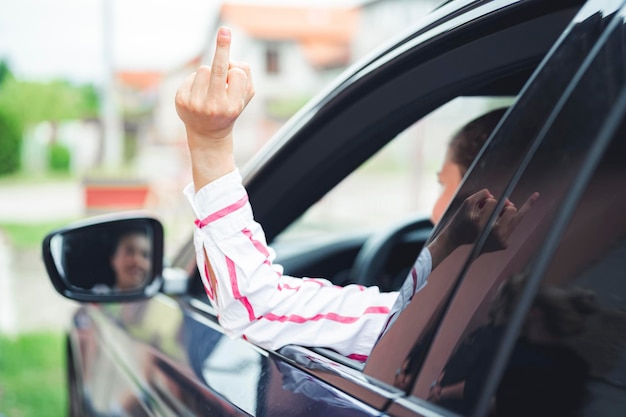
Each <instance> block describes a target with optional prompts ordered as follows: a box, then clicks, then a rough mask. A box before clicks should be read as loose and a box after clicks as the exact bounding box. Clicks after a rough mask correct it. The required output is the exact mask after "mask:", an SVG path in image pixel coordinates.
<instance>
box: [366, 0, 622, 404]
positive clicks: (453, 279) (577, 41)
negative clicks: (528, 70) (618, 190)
mask: <svg viewBox="0 0 626 417" xmlns="http://www.w3.org/2000/svg"><path fill="white" fill-rule="evenodd" d="M616 7H617V6H615V5H614V7H613V10H612V12H613V13H615V8H616ZM595 11H597V6H594V7H586V8H583V9H582V10H581V12H580V13H579V15H578V16H577V18H576V19H575V20H574V22H573V23H572V25H571V26H570V28H569V31H568V36H567V37H565V38H563V40H562V41H561V42H560V43H559V44H558V45H557V46H556V47H555V49H554V51H553V52H552V54H551V56H550V58H549V60H548V61H546V62H545V63H544V64H543V65H541V66H540V68H539V70H538V72H537V73H536V74H535V75H534V76H533V77H531V81H530V82H529V84H527V86H526V87H525V88H524V90H523V91H522V93H521V96H520V98H519V99H518V100H517V102H516V103H515V104H514V106H513V108H512V109H511V111H510V113H509V114H508V115H507V116H506V117H505V120H504V121H503V122H502V124H501V126H500V127H499V128H498V129H497V130H496V131H495V132H494V134H493V135H492V138H491V139H490V140H489V142H488V143H487V146H486V147H485V149H484V150H483V154H482V156H481V157H480V158H479V159H478V160H477V162H475V164H474V166H473V168H472V169H471V171H470V173H469V175H468V177H467V179H466V180H465V181H464V183H463V184H462V185H461V188H460V190H459V191H458V192H457V194H456V196H455V198H454V200H453V201H452V203H451V204H450V206H449V208H448V210H447V212H446V214H445V215H444V217H443V219H442V220H441V221H440V222H439V224H438V225H437V228H436V230H435V233H433V235H432V236H431V239H430V242H434V241H435V240H436V239H437V238H438V237H439V236H440V235H441V232H442V231H443V230H445V228H446V227H447V226H448V225H449V224H450V221H451V219H452V217H453V215H454V214H455V213H456V212H457V210H458V209H459V208H460V207H461V205H462V203H463V201H464V200H465V199H466V198H467V197H468V196H470V195H473V194H474V193H476V192H478V191H479V190H481V189H485V188H486V189H488V190H489V191H490V192H491V193H492V194H493V195H494V196H495V198H496V199H497V200H498V201H500V200H501V199H502V196H503V194H504V192H505V191H506V189H507V187H508V186H509V184H511V180H512V179H513V178H514V176H515V175H516V173H517V172H518V171H519V169H518V168H520V167H524V166H525V164H526V162H525V158H526V157H527V156H529V155H534V154H535V151H536V149H537V147H538V145H539V144H541V143H542V140H543V138H544V137H545V135H543V134H540V132H541V131H542V128H543V127H544V125H545V124H546V121H548V120H549V117H550V115H551V113H552V109H553V108H554V106H555V105H556V104H557V103H558V101H559V99H560V97H561V95H562V93H563V91H564V90H565V89H566V87H567V85H568V84H569V82H570V81H571V80H572V78H573V77H574V74H575V73H576V71H577V69H578V67H579V66H580V64H581V63H582V62H583V61H584V59H585V58H586V56H587V54H588V53H589V51H590V50H591V49H592V47H593V45H594V42H595V41H596V40H597V39H598V38H599V36H600V35H601V34H602V32H603V29H604V28H605V27H606V25H607V24H608V21H609V20H610V13H606V14H600V13H596V12H595ZM601 86H602V94H604V91H605V90H607V89H609V88H610V87H609V81H606V82H605V83H604V84H602V83H601ZM603 104H604V105H606V103H603ZM587 105H588V106H591V107H589V109H591V108H594V107H593V103H592V102H589V103H588V104H587ZM589 109H587V108H585V109H580V108H577V109H576V110H575V111H574V110H572V111H571V112H570V113H567V112H564V113H563V114H564V116H563V118H562V119H561V121H562V123H561V124H559V126H558V127H557V128H555V130H553V132H554V133H553V135H552V136H554V137H553V139H552V142H551V143H547V144H546V145H545V146H544V147H543V149H544V150H543V151H542V152H543V153H542V154H541V156H540V157H537V158H535V163H536V166H535V167H534V168H529V169H528V172H529V173H530V174H528V175H527V176H526V180H525V181H523V182H521V183H520V186H519V187H518V188H517V189H516V191H515V193H513V194H511V196H510V201H512V202H513V203H514V204H516V206H517V207H518V208H519V207H521V206H522V205H523V203H524V202H525V201H526V200H527V199H528V198H529V196H530V195H532V193H534V192H539V193H540V197H539V199H538V200H537V202H536V203H535V206H533V209H532V211H531V212H530V213H534V217H533V216H530V215H528V216H527V217H528V218H526V219H524V221H525V224H520V225H519V226H518V228H517V230H516V232H518V234H519V233H520V231H522V230H523V231H526V232H527V235H525V237H521V236H511V238H515V240H511V241H510V242H509V248H508V249H507V250H505V251H501V252H497V253H495V254H487V255H484V256H481V257H480V258H479V259H478V260H477V261H476V262H474V264H472V265H471V268H472V269H474V270H475V272H472V271H470V274H468V275H467V278H466V281H468V284H467V285H465V283H464V282H463V281H462V280H460V279H459V277H461V276H463V275H464V272H465V271H466V270H467V268H468V265H470V264H469V260H470V259H471V256H472V253H473V252H474V251H475V250H477V248H474V246H473V245H472V244H468V245H463V246H460V247H458V248H457V249H456V250H454V251H452V253H451V254H450V255H449V256H447V257H446V258H445V259H444V261H443V262H441V263H439V264H438V265H434V268H433V270H432V272H431V274H430V276H429V277H428V285H426V287H424V288H423V289H422V290H420V291H419V292H418V293H416V294H415V296H414V297H413V299H412V301H411V304H409V306H408V307H407V308H406V309H405V310H404V311H403V313H402V314H401V315H400V316H399V317H398V319H397V320H396V321H395V323H394V324H393V326H392V327H391V328H390V329H389V330H388V331H387V332H386V334H385V335H384V336H383V338H382V339H381V340H380V341H379V343H378V344H377V346H376V347H375V349H374V351H373V352H372V355H371V356H370V358H369V360H368V362H367V364H366V366H365V373H366V374H368V375H371V376H374V377H376V378H378V379H381V380H383V381H384V382H386V383H389V384H393V385H395V386H398V387H401V388H404V389H407V390H408V389H410V388H411V387H412V386H413V385H414V390H413V393H414V394H415V395H416V396H418V397H420V398H428V396H429V395H430V388H431V386H432V385H433V384H435V383H436V381H437V380H438V378H439V377H441V375H442V371H443V369H444V367H445V364H446V362H447V360H448V358H449V357H450V355H451V354H452V352H453V351H454V349H455V347H456V346H457V344H458V343H459V341H460V340H462V339H463V337H464V336H467V335H469V334H471V331H472V330H473V329H475V328H477V327H478V326H477V323H478V322H479V319H478V318H479V317H481V318H483V317H486V316H485V312H486V311H487V310H488V308H487V307H486V306H484V305H481V303H480V300H482V299H483V297H485V296H486V295H489V294H492V292H493V291H495V289H496V288H497V283H498V282H499V280H500V278H499V277H501V276H504V275H505V274H506V273H507V272H508V271H509V270H514V269H515V268H516V267H520V265H522V264H523V262H524V261H523V257H518V258H515V259H513V260H511V259H508V258H511V254H513V253H517V251H520V254H525V256H528V255H529V253H530V252H531V251H532V249H533V244H535V243H536V242H539V241H540V240H539V238H540V235H539V234H538V233H539V232H537V231H538V230H541V227H544V228H545V227H547V225H548V224H549V219H550V215H551V211H550V210H551V209H554V207H555V203H557V202H558V196H559V193H560V194H561V195H562V194H563V193H564V192H565V190H566V189H567V186H568V184H569V182H570V181H571V178H572V175H573V174H574V173H575V170H576V168H577V167H578V166H579V164H580V162H581V158H582V157H583V156H584V155H585V149H588V145H589V144H588V143H586V142H585V141H584V139H585V138H587V139H588V137H583V136H581V132H582V131H581V130H580V127H579V126H576V124H575V123H570V119H569V118H573V120H575V121H576V122H580V123H582V122H583V121H584V120H585V119H584V118H582V117H580V114H586V113H587V112H588V110H589ZM596 128H597V126H596ZM556 132H558V134H557V133H556ZM565 134H567V135H569V137H567V136H562V135H565ZM573 137H579V140H578V142H570V140H571V139H572V138H573ZM559 138H561V140H560V141H559ZM548 142H549V141H548ZM574 145H577V146H574ZM548 173H550V175H548ZM515 182H517V180H515ZM538 184H539V185H541V187H538V186H537V185H538ZM539 213H541V215H539ZM533 239H534V240H533ZM470 243H472V242H470ZM503 254H506V255H508V258H507V257H505V256H503ZM489 258H491V259H494V258H497V259H498V260H497V261H494V262H493V263H491V262H487V261H486V259H489ZM485 276H488V277H490V278H489V280H484V279H481V277H485ZM473 277H475V278H473ZM474 280H477V281H478V284H475V285H469V283H470V282H472V281H474ZM468 287H469V290H468ZM466 290H467V291H466ZM464 291H466V292H465V293H464ZM457 293H458V294H465V295H466V297H465V298H463V299H454V296H455V294H457ZM453 299H454V304H455V305H456V307H455V308H456V309H458V312H457V313H456V315H457V316H458V322H453V323H452V324H451V325H450V326H448V322H449V321H450V320H452V319H450V320H448V319H447V318H446V321H444V323H443V324H442V328H449V330H448V332H447V333H445V332H442V331H440V329H439V325H440V319H441V317H442V313H443V312H444V311H447V309H448V308H449V306H450V302H451V300H453ZM476 300H479V301H478V302H477V301H476ZM481 314H482V315H481ZM450 317H453V315H450ZM454 317H456V316H454ZM407 335H410V336H407ZM433 340H434V341H435V344H434V345H433V347H432V348H430V346H431V343H432V342H433ZM420 370H421V373H420V376H419V378H418V379H417V380H416V376H417V375H418V373H419V372H420Z"/></svg>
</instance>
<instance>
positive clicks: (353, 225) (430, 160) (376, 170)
mask: <svg viewBox="0 0 626 417" xmlns="http://www.w3.org/2000/svg"><path fill="white" fill-rule="evenodd" d="M513 100H514V97H459V98H456V99H454V100H452V101H450V102H449V103H447V104H445V105H444V106H442V107H440V108H439V109H437V110H435V111H434V112H432V113H430V114H429V115H427V116H426V117H424V118H422V119H421V120H419V121H417V122H416V123H414V124H413V125H411V126H409V127H408V128H407V129H405V130H404V131H403V132H402V133H400V134H399V135H398V136H397V137H396V138H395V139H394V140H393V141H391V142H390V143H389V144H388V145H387V146H386V147H384V148H383V149H381V150H380V151H379V152H378V153H376V154H375V155H374V156H373V157H372V158H370V159H369V160H368V161H367V162H365V163H364V164H363V165H362V166H361V167H359V168H358V169H356V170H355V171H354V172H352V173H351V174H350V175H349V176H348V177H346V178H345V179H344V180H343V181H342V182H341V183H340V184H338V185H337V186H336V187H334V188H333V189H332V190H331V191H330V192H328V193H327V194H326V195H325V196H324V198H322V199H321V200H320V201H318V202H317V203H316V204H314V205H313V206H312V207H311V208H310V209H309V210H308V211H307V212H306V213H305V214H304V215H303V216H302V217H301V218H300V219H299V220H298V221H296V222H294V224H293V225H291V226H290V227H289V229H287V230H286V231H285V232H283V233H282V234H281V235H280V236H279V237H278V238H277V239H276V241H277V242H285V241H295V242H298V241H301V240H302V239H303V238H308V239H311V238H317V237H322V236H329V235H332V234H337V235H346V234H347V233H363V232H365V231H372V230H377V229H381V228H384V227H385V226H388V225H389V224H390V223H392V222H394V221H397V220H398V219H399V218H403V217H406V216H408V215H411V216H415V217H423V218H430V216H431V211H432V208H433V206H434V204H435V201H436V200H437V197H438V196H439V194H440V192H441V184H439V183H438V181H437V172H438V171H439V170H440V169H441V165H442V162H443V159H444V156H445V153H446V149H447V146H448V143H449V141H450V138H451V137H452V136H453V135H454V134H455V133H456V132H457V131H458V129H459V128H460V127H461V126H463V125H464V124H465V123H467V122H468V121H470V120H472V119H474V118H475V117H477V116H479V115H481V114H483V113H486V112H487V111H489V110H491V109H494V108H500V107H505V106H509V105H510V104H511V103H512V102H513Z"/></svg>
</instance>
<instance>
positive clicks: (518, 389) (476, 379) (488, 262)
mask: <svg viewBox="0 0 626 417" xmlns="http://www.w3.org/2000/svg"><path fill="white" fill-rule="evenodd" d="M622 29H623V28H622V27H621V25H619V26H618V25H613V26H609V27H608V29H607V32H610V36H608V38H606V35H603V36H602V37H601V41H600V44H601V45H602V47H601V48H599V49H597V48H594V49H593V50H592V52H591V53H590V57H591V58H593V60H588V61H586V62H585V63H584V64H583V66H582V68H583V70H584V71H583V72H581V77H578V76H577V77H575V78H574V80H573V82H572V86H573V87H574V88H573V89H572V88H568V89H566V92H565V94H564V96H563V100H562V101H561V102H560V103H559V104H558V105H557V106H556V110H555V114H554V117H553V118H551V120H550V121H549V122H548V124H547V125H546V129H545V130H544V131H543V132H542V133H541V134H540V135H539V138H540V139H541V138H542V137H544V136H545V139H543V140H542V142H541V143H540V145H539V147H538V148H537V150H536V152H534V153H533V157H532V160H530V161H529V163H528V165H527V166H525V167H524V166H523V168H524V170H523V173H522V174H521V175H520V176H519V178H515V180H514V181H513V183H512V186H511V187H510V188H512V192H511V193H510V194H509V193H508V191H507V192H505V194H504V195H505V196H507V197H508V199H509V200H510V201H512V202H513V203H514V204H516V205H517V207H518V208H521V207H522V205H523V203H524V201H526V200H527V198H528V196H530V195H532V194H533V193H536V192H538V193H539V198H538V199H537V201H536V202H535V204H534V205H533V206H532V208H530V209H529V211H528V212H527V214H526V215H525V217H524V218H523V220H522V221H521V223H520V224H519V225H518V227H517V229H516V230H515V231H514V232H513V234H511V236H510V238H509V240H508V244H507V246H506V248H504V249H502V248H499V247H496V248H494V246H493V242H492V241H490V238H489V237H487V234H488V232H489V230H487V232H486V233H484V235H485V239H483V240H482V241H481V240H479V244H478V246H477V248H476V250H475V252H474V253H473V254H472V256H474V255H475V254H479V253H480V254H481V255H480V256H478V257H477V258H476V259H475V260H474V261H473V262H472V263H471V265H470V266H469V268H468V269H467V272H466V273H465V274H464V276H463V278H462V280H461V281H460V284H459V285H458V287H457V288H456V289H455V294H454V296H453V298H452V302H451V303H450V305H449V306H448V308H447V311H446V316H445V317H444V319H443V320H442V322H441V323H440V325H439V327H438V329H437V330H436V333H435V336H434V337H433V342H432V345H431V346H430V347H429V349H428V352H427V353H426V355H425V360H424V363H423V366H422V368H421V371H420V373H419V376H418V378H417V382H416V384H415V387H414V388H413V393H414V394H415V395H416V396H418V397H421V398H428V399H430V400H432V401H433V402H436V403H437V404H438V405H442V406H444V407H446V408H449V409H451V410H454V411H456V412H458V413H460V414H463V415H469V414H471V413H472V412H473V411H474V408H475V406H476V405H477V401H478V399H479V398H480V394H481V393H482V391H483V386H484V384H485V382H486V381H487V373H488V371H489V370H490V368H491V359H492V358H493V357H494V354H495V351H496V350H497V348H498V346H499V345H500V343H501V340H502V336H503V334H504V332H505V330H506V329H507V326H508V323H509V321H510V317H511V313H512V312H513V311H514V305H515V300H516V298H517V296H518V295H519V293H520V291H521V290H523V289H524V287H525V278H524V277H525V275H526V274H527V272H528V271H529V269H530V268H531V267H532V265H533V261H534V259H536V258H537V257H538V256H539V255H540V252H538V249H539V248H541V246H542V245H541V244H542V242H544V240H545V238H546V236H547V233H548V232H549V231H550V230H551V228H552V226H553V224H554V222H555V219H558V218H559V217H558V216H559V213H560V212H561V207H562V206H561V204H562V202H563V200H564V199H565V198H566V197H567V195H568V192H569V191H570V187H572V185H573V184H575V179H576V178H577V177H578V176H579V173H580V171H581V168H582V166H583V163H584V162H585V161H586V160H587V158H588V155H590V154H592V153H593V152H592V151H593V149H594V144H595V143H596V138H597V137H598V135H599V133H600V132H601V130H602V128H603V126H604V124H605V122H606V119H607V117H608V115H609V114H610V112H611V109H612V108H613V107H614V106H615V105H616V102H617V101H618V99H620V93H621V92H622V91H623V90H624V87H625V86H626V65H625V63H624V62H623V53H622V51H623V48H624V46H626V45H625V43H624V38H623V31H622ZM621 133H623V132H621ZM544 134H545V135H544ZM622 141H623V136H621V137H620V142H622ZM621 148H623V146H622V145H621V144H619V145H618V146H616V147H615V149H614V150H613V151H612V152H611V154H610V155H609V157H608V158H607V162H606V166H601V167H600V171H599V173H598V176H599V177H600V178H601V180H600V182H601V184H599V185H596V183H592V187H591V188H590V195H589V196H588V198H587V199H585V198H584V197H583V200H586V202H585V204H584V206H585V208H584V209H583V210H584V211H582V212H581V214H580V216H582V218H581V217H579V218H578V222H577V224H576V226H575V227H580V226H581V225H582V224H585V231H582V230H580V229H576V230H575V231H572V234H570V235H569V236H568V240H567V241H566V242H564V244H565V246H564V248H563V251H564V252H567V253H568V255H563V252H562V254H561V258H560V260H559V261H558V264H556V265H555V266H554V267H553V269H552V270H551V271H549V273H550V275H546V280H547V282H548V285H547V286H545V288H542V289H541V290H540V292H539V295H538V297H537V303H538V304H536V305H534V307H531V309H530V313H529V316H528V318H527V321H526V322H525V324H524V326H522V329H521V336H520V339H519V341H518V344H517V345H516V347H515V349H516V350H514V351H513V356H512V359H511V366H510V368H509V369H507V372H505V375H504V379H503V382H502V385H501V387H500V389H499V390H498V393H497V395H496V396H495V399H494V401H495V406H494V407H495V408H494V410H495V412H496V414H495V415H507V416H509V415H555V414H554V413H555V410H561V411H562V410H565V409H567V408H568V407H569V406H572V407H574V406H575V404H576V407H578V406H580V405H581V404H579V403H577V402H576V401H574V400H572V399H571V398H569V400H568V397H570V396H572V393H574V392H578V391H576V390H578V389H580V390H582V389H583V388H584V383H583V381H578V382H575V381H574V379H576V378H579V380H580V379H581V378H582V379H584V378H585V376H584V373H583V368H584V367H585V366H586V364H585V361H584V360H582V359H580V358H578V357H576V356H575V355H574V354H573V353H571V352H570V350H571V349H570V348H569V347H567V348H566V347H564V343H565V342H564V341H565V339H568V338H569V336H570V335H569V334H566V333H567V332H569V331H572V332H574V330H570V329H565V328H563V329H561V328H560V327H559V326H569V325H571V326H575V325H580V323H581V322H582V321H583V320H585V317H586V316H585V314H587V313H585V312H583V310H584V309H586V308H590V309H591V308H594V307H592V306H587V305H586V304H585V303H591V302H592V301H590V300H588V299H587V298H593V294H592V293H591V292H587V291H586V290H582V289H579V288H569V285H570V284H571V282H572V280H574V279H576V277H577V276H578V274H579V273H580V272H581V271H582V270H585V269H586V268H588V267H590V265H591V264H593V262H594V260H595V259H596V256H598V255H601V251H602V248H603V247H608V246H612V245H613V243H619V239H620V235H623V230H624V228H623V227H622V226H621V224H622V223H623V221H617V222H615V221H613V222H614V223H615V224H612V225H609V224H606V223H605V221H603V220H602V221H601V220H599V219H598V214H599V213H604V215H605V216H607V217H606V220H609V218H611V215H612V213H613V212H614V211H615V213H623V208H624V205H623V203H624V199H623V197H622V196H621V195H620V196H618V197H616V198H611V194H613V193H612V192H611V191H608V190H607V188H606V185H607V184H609V183H611V184H612V185H613V186H616V187H617V188H615V190H620V189H622V188H621V187H620V186H623V185H624V182H623V173H622V172H620V171H619V170H618V171H616V170H615V167H616V165H617V164H615V158H617V160H618V161H619V160H620V159H619V157H620V156H621V157H623V152H622V153H620V154H618V151H619V152H621ZM623 160H624V159H621V161H623ZM607 172H608V174H607ZM513 185H514V186H513ZM620 204H621V205H620ZM497 210H498V208H497ZM620 216H621V214H620ZM494 217H498V214H496V215H495V216H494ZM610 222H611V221H610ZM610 222H609V223H610ZM595 226H598V228H599V230H597V232H598V233H599V234H600V235H601V236H602V237H601V238H598V239H595V238H593V237H591V236H589V237H587V233H590V231H591V228H593V229H596V227H595ZM493 227H495V226H493ZM602 228H605V229H607V228H615V229H616V230H614V231H611V232H610V233H609V232H607V233H603V231H602ZM607 230H608V229H607ZM615 233H616V234H617V236H616V235H615ZM605 239H606V240H608V243H607V242H605ZM616 240H617V241H616ZM609 243H610V244H609ZM607 245H608V246H607ZM582 248H588V252H589V253H584V252H582ZM494 249H495V250H494ZM590 255H591V256H590ZM563 256H565V258H563ZM566 262H569V263H570V264H571V265H572V266H574V268H569V267H567V268H566V267H565V265H566ZM576 266H577V267H576ZM576 303H579V304H580V305H575V304H576ZM578 308H579V309H578ZM568 309H569V310H568ZM577 309H578V310H577ZM589 314H591V313H589ZM576 315H582V316H581V317H573V316H576ZM578 319H580V320H578ZM567 320H572V322H567ZM560 332H563V334H561V333H560ZM561 336H562V337H563V339H561ZM571 336H573V333H572V334H571ZM574 353H575V352H574ZM561 360H562V362H561ZM518 361H519V362H518ZM550 361H552V362H550ZM546 362H549V364H548V365H546V366H545V367H542V366H543V365H541V363H544V364H545V363H546ZM559 367H562V368H559ZM559 369H560V371H562V372H563V373H562V374H560V375H557V373H558V372H560V371H559ZM535 380H537V381H542V382H541V383H539V382H536V381H535ZM543 383H545V384H547V385H548V386H551V389H550V393H549V394H548V393H547V392H545V393H543V394H542V395H543V397H541V398H543V399H544V400H545V401H539V402H536V403H535V402H533V404H539V403H541V404H542V406H541V407H540V408H538V407H536V406H533V405H532V404H525V403H524V401H525V400H523V399H522V398H526V399H527V398H529V397H534V398H540V397H536V396H535V395H539V392H540V391H541V386H542V385H541V384H543ZM572 384H578V385H572ZM543 387H544V388H545V387H546V386H545V385H543ZM533 390H537V391H533ZM514 391H515V392H514ZM567 401H569V403H567V404H568V405H567V406H566V402H567ZM524 407H531V408H532V411H531V410H529V409H528V408H524ZM533 407H535V408H533ZM512 409H513V410H517V411H519V410H522V409H524V410H526V411H525V412H524V413H522V414H517V411H516V412H515V413H514V414H511V412H512V411H511V410H512ZM565 415H571V414H569V413H566V414H565Z"/></svg>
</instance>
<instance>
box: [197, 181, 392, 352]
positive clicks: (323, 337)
mask: <svg viewBox="0 0 626 417" xmlns="http://www.w3.org/2000/svg"><path fill="white" fill-rule="evenodd" d="M185 194H186V196H187V198H188V199H189V201H190V203H191V205H192V208H193V210H194V212H195V215H196V221H195V228H194V245H195V248H196V258H197V264H198V269H199V271H200V275H201V276H202V280H203V283H204V286H205V289H206V292H207V294H208V296H209V299H210V301H211V303H212V305H213V306H214V307H215V309H216V310H217V312H218V319H219V321H220V324H221V325H222V327H223V328H224V330H225V331H226V333H227V334H228V335H229V336H231V337H244V338H246V339H247V340H250V341H252V342H254V343H256V344H258V345H260V346H263V347H266V348H269V349H278V348H280V347H282V346H285V345H288V344H296V345H303V346H317V347H326V348H330V349H334V350H335V351H337V352H339V353H341V354H343V355H345V356H348V357H351V358H353V359H357V360H365V359H366V358H367V356H368V355H369V353H370V351H371V350H372V348H373V346H374V344H375V343H376V341H377V340H378V337H379V335H380V332H381V331H382V329H383V327H384V326H385V324H386V323H387V317H388V315H389V312H390V309H391V307H392V306H393V305H394V303H395V301H396V298H397V296H398V293H395V292H392V293H381V292H380V291H379V290H378V288H377V287H370V288H364V287H362V286H358V285H348V286H345V287H339V286H335V285H333V284H332V283H331V282H330V281H327V280H325V279H319V278H295V277H290V276H285V275H283V274H282V267H281V266H280V265H278V264H274V263H273V260H274V258H275V254H274V252H273V250H272V249H271V248H270V247H268V246H267V243H266V240H265V235H264V232H263V229H262V228H261V226H260V225H259V224H258V223H256V222H255V221H254V218H253V214H252V208H251V207H250V204H249V203H248V196H247V193H246V190H245V189H244V187H243V185H242V183H241V176H240V175H239V172H238V171H237V170H235V171H233V172H232V173H230V174H228V175H226V176H224V177H221V178H219V179H218V180H216V181H214V182H212V183H210V184H208V185H206V186H205V187H203V188H202V189H200V190H199V191H198V192H197V193H194V188H193V185H192V184H189V185H188V186H187V188H185ZM204 251H206V255H207V257H208V259H209V262H210V264H211V267H212V269H213V271H214V273H215V276H216V285H215V287H212V286H211V283H210V280H209V277H208V274H209V272H208V271H209V270H208V267H207V265H205V257H204Z"/></svg>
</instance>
